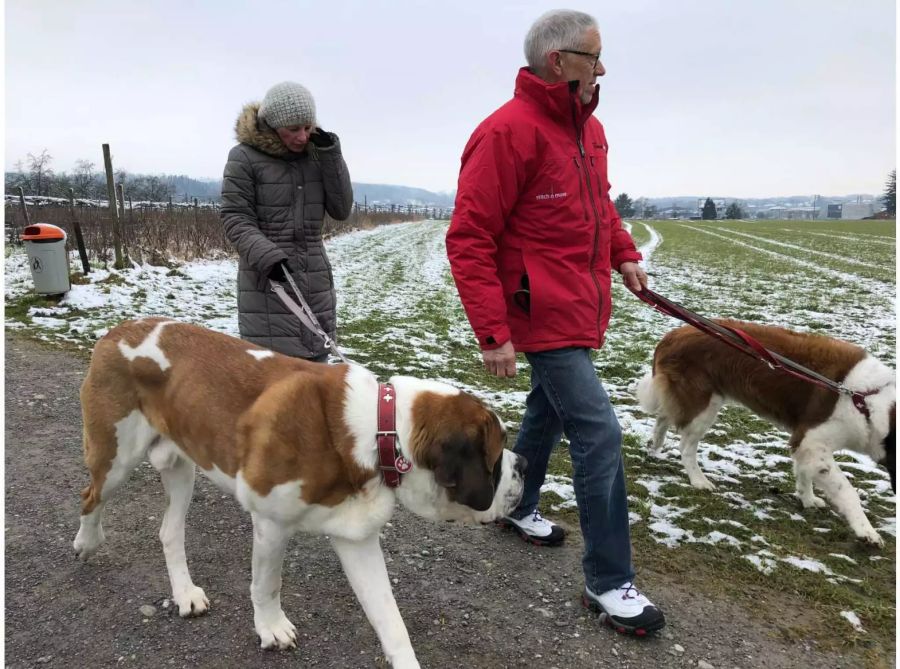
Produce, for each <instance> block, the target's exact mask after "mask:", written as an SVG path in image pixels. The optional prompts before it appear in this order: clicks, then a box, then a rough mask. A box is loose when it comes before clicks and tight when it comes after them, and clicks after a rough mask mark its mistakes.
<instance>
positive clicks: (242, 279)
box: [221, 103, 353, 358]
mask: <svg viewBox="0 0 900 669" xmlns="http://www.w3.org/2000/svg"><path fill="white" fill-rule="evenodd" d="M258 110H259V104H255V103H254V104H249V105H247V106H245V107H244V110H243V111H242V112H241V114H240V116H239V117H238V120H237V124H236V126H235V132H236V134H237V139H238V141H239V142H240V144H238V145H237V146H235V147H234V148H232V149H231V152H230V153H229V154H228V162H227V163H226V165H225V174H224V177H223V179H222V211H221V216H222V223H223V225H224V226H225V234H226V236H227V237H228V239H229V240H230V241H231V242H232V243H233V244H234V245H235V247H236V248H237V251H238V254H239V255H240V263H239V267H238V327H239V329H240V333H241V337H242V338H243V339H246V340H247V341H250V342H253V343H254V344H258V345H260V346H264V347H266V348H269V349H272V350H274V351H278V352H279V353H285V354H287V355H291V356H295V357H301V358H313V357H317V356H321V355H322V354H323V353H325V352H326V349H325V345H324V343H323V342H322V340H321V338H320V337H319V336H318V335H316V334H315V333H313V332H311V331H310V330H308V329H307V328H306V327H305V326H304V325H303V324H302V323H301V322H300V320H299V319H298V318H297V317H296V316H295V315H294V314H292V313H291V312H289V311H288V310H287V309H286V308H285V306H284V305H283V304H282V303H281V301H280V300H279V299H278V297H277V296H276V295H275V293H273V292H272V291H271V289H270V287H269V282H268V280H267V276H268V274H269V271H270V270H271V269H272V266H273V265H275V263H277V262H279V261H281V260H286V261H287V264H288V267H289V268H290V270H291V275H292V276H293V278H294V281H295V282H296V283H297V287H298V288H299V289H300V291H301V292H302V293H303V296H304V297H305V298H306V300H307V302H308V303H309V306H310V308H311V309H312V310H313V311H314V312H315V314H316V317H317V318H318V319H319V323H320V324H321V326H322V328H323V329H324V330H325V332H327V333H328V334H329V336H330V337H332V338H334V336H335V329H336V321H337V319H336V315H335V294H334V278H333V276H332V273H331V264H330V263H329V261H328V256H327V255H326V254H325V246H324V244H323V242H322V223H323V219H324V216H325V212H326V211H327V212H328V214H329V216H331V217H332V218H334V219H337V220H340V221H343V220H345V219H346V218H347V217H348V216H349V215H350V211H351V208H352V206H353V191H352V186H351V185H350V175H349V173H348V172H347V165H346V163H344V158H343V157H342V156H341V145H340V142H339V141H338V138H337V135H335V134H333V133H328V134H329V136H330V138H331V139H332V140H333V144H332V145H331V146H329V147H327V148H320V147H316V146H313V144H312V142H310V143H309V144H307V148H306V150H305V151H304V152H303V153H299V154H297V153H293V152H291V151H289V150H288V148H287V147H286V146H285V145H284V143H283V142H282V141H281V139H279V137H278V135H277V134H276V133H275V131H274V130H272V129H271V128H269V126H267V125H265V123H262V122H260V121H259V120H258V118H257V112H258ZM286 289H287V292H288V295H291V294H292V291H291V289H290V287H289V286H286Z"/></svg>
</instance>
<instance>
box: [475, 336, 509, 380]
mask: <svg viewBox="0 0 900 669" xmlns="http://www.w3.org/2000/svg"><path fill="white" fill-rule="evenodd" d="M481 359H482V360H484V367H485V369H487V371H489V372H490V373H491V374H493V375H494V376H501V377H504V376H515V375H516V349H514V348H513V345H512V342H511V341H508V342H506V343H505V344H503V345H502V346H501V347H500V348H494V349H491V350H490V351H482V352H481Z"/></svg>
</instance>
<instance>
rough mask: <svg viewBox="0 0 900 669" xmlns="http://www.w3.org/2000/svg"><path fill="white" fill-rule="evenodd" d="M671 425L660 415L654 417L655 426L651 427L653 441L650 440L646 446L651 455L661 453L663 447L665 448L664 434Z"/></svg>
mask: <svg viewBox="0 0 900 669" xmlns="http://www.w3.org/2000/svg"><path fill="white" fill-rule="evenodd" d="M671 425H672V424H671V423H670V422H669V419H668V418H666V417H665V416H663V415H662V414H660V415H659V416H657V417H656V425H654V426H653V439H651V441H650V443H649V444H648V446H649V447H650V452H651V453H652V454H653V455H659V454H661V453H662V450H663V446H665V443H666V433H667V432H668V431H669V428H670V427H671Z"/></svg>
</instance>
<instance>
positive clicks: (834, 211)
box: [828, 204, 844, 218]
mask: <svg viewBox="0 0 900 669" xmlns="http://www.w3.org/2000/svg"><path fill="white" fill-rule="evenodd" d="M843 207H844V205H842V204H829V205H828V218H840V217H841V209H843Z"/></svg>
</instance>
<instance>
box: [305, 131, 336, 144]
mask: <svg viewBox="0 0 900 669" xmlns="http://www.w3.org/2000/svg"><path fill="white" fill-rule="evenodd" d="M309 141H310V142H312V143H313V145H314V146H315V147H316V148H317V149H330V148H331V147H332V146H334V139H333V136H332V134H331V133H330V132H325V131H324V130H322V128H319V127H316V131H315V132H314V133H313V134H312V135H310V136H309Z"/></svg>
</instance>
